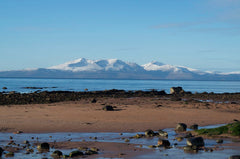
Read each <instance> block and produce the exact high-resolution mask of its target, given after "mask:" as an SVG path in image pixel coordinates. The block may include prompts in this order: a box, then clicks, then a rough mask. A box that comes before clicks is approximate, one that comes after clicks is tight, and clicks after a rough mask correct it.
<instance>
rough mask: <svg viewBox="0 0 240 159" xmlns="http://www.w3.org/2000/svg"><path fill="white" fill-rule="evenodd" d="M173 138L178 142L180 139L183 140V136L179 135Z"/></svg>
mask: <svg viewBox="0 0 240 159" xmlns="http://www.w3.org/2000/svg"><path fill="white" fill-rule="evenodd" d="M175 139H176V140H177V141H178V142H180V141H182V140H183V137H181V136H179V137H175Z"/></svg>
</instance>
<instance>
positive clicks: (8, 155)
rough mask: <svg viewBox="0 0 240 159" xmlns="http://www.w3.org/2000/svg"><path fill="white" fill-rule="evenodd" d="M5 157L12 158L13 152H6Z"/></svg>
mask: <svg viewBox="0 0 240 159" xmlns="http://www.w3.org/2000/svg"><path fill="white" fill-rule="evenodd" d="M5 157H14V152H8V153H6V154H5Z"/></svg>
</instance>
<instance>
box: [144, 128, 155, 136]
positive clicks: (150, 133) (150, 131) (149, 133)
mask: <svg viewBox="0 0 240 159" xmlns="http://www.w3.org/2000/svg"><path fill="white" fill-rule="evenodd" d="M154 134H155V133H154V131H152V130H151V129H148V130H146V131H145V135H146V136H147V137H152V136H154Z"/></svg>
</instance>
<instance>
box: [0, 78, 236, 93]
mask: <svg viewBox="0 0 240 159" xmlns="http://www.w3.org/2000/svg"><path fill="white" fill-rule="evenodd" d="M176 86H181V87H183V89H184V90H185V91H191V92H193V93H194V92H215V93H224V92H229V93H235V92H240V81H180V80H104V79H31V78H0V92H3V91H17V92H21V93H27V92H34V91H37V90H41V91H59V90H61V91H84V89H86V88H87V89H88V90H89V91H95V90H109V89H121V90H143V91H146V90H150V89H156V90H165V91H166V92H167V93H169V90H170V88H171V87H176ZM2 87H7V88H8V89H6V90H3V89H2ZM24 87H46V88H43V89H26V88H24ZM53 87H54V88H53Z"/></svg>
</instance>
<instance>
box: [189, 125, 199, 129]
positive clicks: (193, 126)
mask: <svg viewBox="0 0 240 159" xmlns="http://www.w3.org/2000/svg"><path fill="white" fill-rule="evenodd" d="M189 128H190V129H193V130H198V124H193V125H191V126H190V127H189Z"/></svg>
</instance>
